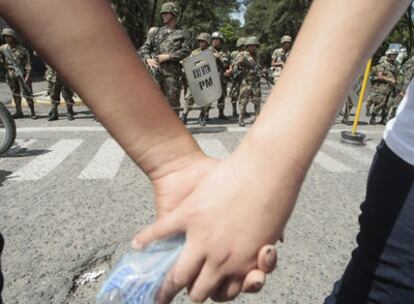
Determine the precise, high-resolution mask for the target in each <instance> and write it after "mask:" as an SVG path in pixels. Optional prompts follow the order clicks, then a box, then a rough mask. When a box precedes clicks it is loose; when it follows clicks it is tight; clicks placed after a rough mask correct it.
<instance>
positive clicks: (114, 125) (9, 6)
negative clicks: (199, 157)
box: [0, 0, 199, 174]
mask: <svg viewBox="0 0 414 304" xmlns="http://www.w3.org/2000/svg"><path fill="white" fill-rule="evenodd" d="M0 10H1V13H2V15H3V16H4V17H5V18H6V19H7V21H8V22H9V23H10V24H13V25H14V27H15V28H16V29H18V30H19V32H21V33H22V34H23V35H24V37H25V38H27V40H28V41H30V42H31V44H32V45H33V46H34V48H35V49H36V50H37V51H38V52H39V54H40V55H41V56H42V57H43V58H44V59H45V60H46V61H47V62H48V63H50V64H52V65H53V67H54V68H56V70H57V71H58V73H59V74H60V75H61V76H62V77H63V78H64V79H65V81H66V82H68V83H69V84H70V86H71V87H72V88H73V89H74V91H76V92H77V93H78V94H79V96H80V97H81V98H82V99H83V100H84V101H85V103H86V104H87V105H88V106H89V107H90V108H91V109H92V111H93V112H94V113H95V114H96V116H97V117H98V118H99V120H100V121H101V122H102V123H103V125H104V126H105V127H106V128H107V129H108V131H109V132H110V133H111V135H112V136H113V137H114V138H115V139H116V140H117V141H118V142H119V143H120V144H121V146H122V147H123V148H124V149H125V150H126V151H127V153H128V154H129V155H130V156H131V157H132V159H133V160H134V161H136V162H137V163H138V165H139V166H141V168H142V169H143V170H144V171H145V172H146V173H148V174H151V173H152V172H154V171H156V170H157V169H158V167H159V166H161V165H162V164H163V163H166V162H169V161H171V160H173V159H175V158H177V157H181V156H184V155H188V154H191V153H193V152H195V151H199V150H198V146H197V144H196V143H195V141H194V140H193V138H192V137H191V135H190V134H189V133H188V132H187V131H186V129H185V127H184V126H183V125H182V124H181V123H180V122H179V120H178V119H177V117H176V116H175V115H174V113H173V111H172V110H171V109H170V107H169V106H168V103H167V102H166V101H165V100H164V97H163V96H162V94H161V92H160V90H159V88H158V87H157V86H156V84H155V83H154V81H153V80H152V79H151V77H150V76H149V75H148V73H147V72H146V70H145V68H144V66H143V65H142V63H141V62H140V60H138V58H137V56H136V54H135V50H134V49H133V47H132V45H131V43H130V41H129V39H128V38H127V36H126V34H125V33H124V31H123V30H122V28H121V26H120V24H119V22H118V21H117V20H116V17H115V15H114V14H113V11H112V9H111V8H110V6H109V4H108V2H107V1H102V0H88V1H84V0H70V1H69V0H68V1H47V0H37V1H24V0H14V1H6V0H4V1H0ZM36 16H37V17H36Z"/></svg>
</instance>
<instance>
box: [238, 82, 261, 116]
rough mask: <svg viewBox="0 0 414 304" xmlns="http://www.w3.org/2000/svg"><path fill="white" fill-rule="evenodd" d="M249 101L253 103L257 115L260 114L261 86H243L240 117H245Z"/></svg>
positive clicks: (241, 89)
mask: <svg viewBox="0 0 414 304" xmlns="http://www.w3.org/2000/svg"><path fill="white" fill-rule="evenodd" d="M249 101H251V102H253V104H254V109H255V112H256V115H258V114H259V113H260V106H261V102H262V90H261V89H260V83H259V84H251V85H249V84H242V85H241V88H240V115H241V116H244V114H245V113H246V107H247V104H248V103H249Z"/></svg>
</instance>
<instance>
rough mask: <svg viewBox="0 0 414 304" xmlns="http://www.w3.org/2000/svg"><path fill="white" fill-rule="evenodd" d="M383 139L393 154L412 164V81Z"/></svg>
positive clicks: (413, 104) (413, 113)
mask: <svg viewBox="0 0 414 304" xmlns="http://www.w3.org/2000/svg"><path fill="white" fill-rule="evenodd" d="M384 139H385V142H386V143H387V146H388V147H389V148H390V149H391V150H392V151H393V152H394V153H395V154H397V155H398V156H399V157H400V158H401V159H403V160H404V161H406V162H407V163H409V164H411V165H413V166H414V81H411V83H410V85H409V86H408V89H407V92H406V94H405V96H404V98H403V100H402V101H401V104H400V106H399V107H398V111H397V115H396V117H395V118H394V119H392V120H391V121H390V122H389V123H388V124H387V127H386V128H385V133H384Z"/></svg>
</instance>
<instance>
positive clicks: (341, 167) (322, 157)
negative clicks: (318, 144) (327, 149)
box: [314, 151, 352, 173]
mask: <svg viewBox="0 0 414 304" xmlns="http://www.w3.org/2000/svg"><path fill="white" fill-rule="evenodd" d="M314 162H315V163H316V164H318V165H319V166H320V167H322V168H323V169H325V170H327V171H329V172H332V173H347V172H352V169H351V168H349V167H348V166H347V165H345V164H344V163H341V162H340V161H338V160H336V159H335V158H333V157H331V156H329V155H328V154H326V153H324V152H322V151H320V152H319V153H318V154H317V155H316V157H315V160H314Z"/></svg>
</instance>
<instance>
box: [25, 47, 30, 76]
mask: <svg viewBox="0 0 414 304" xmlns="http://www.w3.org/2000/svg"><path fill="white" fill-rule="evenodd" d="M23 50H24V51H23V52H24V71H25V75H30V74H31V73H32V63H31V61H30V54H29V51H28V50H27V49H26V48H23Z"/></svg>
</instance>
